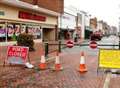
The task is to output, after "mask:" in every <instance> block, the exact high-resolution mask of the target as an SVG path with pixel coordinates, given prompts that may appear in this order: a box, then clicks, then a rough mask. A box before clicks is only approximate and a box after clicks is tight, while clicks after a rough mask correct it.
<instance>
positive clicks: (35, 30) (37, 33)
mask: <svg viewBox="0 0 120 88" xmlns="http://www.w3.org/2000/svg"><path fill="white" fill-rule="evenodd" d="M27 30H28V34H32V35H33V36H34V39H41V34H42V29H41V27H40V26H36V25H28V26H27Z"/></svg>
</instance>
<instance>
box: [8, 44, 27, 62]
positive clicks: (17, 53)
mask: <svg viewBox="0 0 120 88" xmlns="http://www.w3.org/2000/svg"><path fill="white" fill-rule="evenodd" d="M28 51H29V48H28V47H21V46H8V48H7V60H8V62H9V63H12V64H24V63H25V62H26V60H27V59H28V58H27V57H28Z"/></svg>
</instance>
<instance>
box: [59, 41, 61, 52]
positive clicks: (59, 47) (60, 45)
mask: <svg viewBox="0 0 120 88" xmlns="http://www.w3.org/2000/svg"><path fill="white" fill-rule="evenodd" d="M58 51H59V52H61V41H59V45H58Z"/></svg>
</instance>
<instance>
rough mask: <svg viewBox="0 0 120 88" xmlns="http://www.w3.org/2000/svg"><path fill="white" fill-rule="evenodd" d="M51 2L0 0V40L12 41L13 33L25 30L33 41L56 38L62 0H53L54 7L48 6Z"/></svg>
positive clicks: (39, 0) (16, 33)
mask: <svg viewBox="0 0 120 88" xmlns="http://www.w3.org/2000/svg"><path fill="white" fill-rule="evenodd" d="M35 1H36V2H35ZM58 2H59V4H58ZM48 3H49V4H48ZM51 3H52V4H53V2H50V0H1V1H0V42H8V41H12V36H13V34H14V33H15V35H16V36H18V35H19V34H20V33H25V32H27V33H29V34H32V35H33V36H34V41H35V42H42V41H43V40H44V41H51V40H52V41H53V40H56V39H57V31H58V30H57V26H58V16H60V14H61V12H62V11H63V0H55V2H54V4H55V6H54V7H52V6H49V5H51ZM36 5H37V7H35V6H36ZM40 6H41V7H40ZM45 6H46V7H45ZM48 8H49V9H48Z"/></svg>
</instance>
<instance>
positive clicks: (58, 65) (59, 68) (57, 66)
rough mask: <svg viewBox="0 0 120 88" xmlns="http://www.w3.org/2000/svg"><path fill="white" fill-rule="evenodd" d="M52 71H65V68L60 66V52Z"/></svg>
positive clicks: (57, 53)
mask: <svg viewBox="0 0 120 88" xmlns="http://www.w3.org/2000/svg"><path fill="white" fill-rule="evenodd" d="M52 70H54V71H61V70H63V67H62V66H61V64H60V57H59V52H56V59H55V65H54V67H52Z"/></svg>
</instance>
